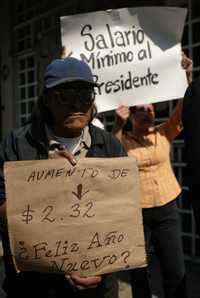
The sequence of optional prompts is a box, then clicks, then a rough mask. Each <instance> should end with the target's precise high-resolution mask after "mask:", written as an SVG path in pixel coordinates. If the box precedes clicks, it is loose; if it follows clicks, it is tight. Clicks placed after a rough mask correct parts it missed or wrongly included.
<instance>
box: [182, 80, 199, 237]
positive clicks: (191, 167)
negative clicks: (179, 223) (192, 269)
mask: <svg viewBox="0 0 200 298" xmlns="http://www.w3.org/2000/svg"><path fill="white" fill-rule="evenodd" d="M182 121H183V126H184V140H185V152H186V161H187V169H188V184H189V197H190V201H191V203H192V206H193V209H194V215H195V219H196V227H197V231H198V233H199V234H200V200H199V183H200V77H199V78H197V79H195V80H193V82H192V83H191V84H190V85H189V87H188V88H187V90H186V93H185V98H184V104H183V113H182Z"/></svg>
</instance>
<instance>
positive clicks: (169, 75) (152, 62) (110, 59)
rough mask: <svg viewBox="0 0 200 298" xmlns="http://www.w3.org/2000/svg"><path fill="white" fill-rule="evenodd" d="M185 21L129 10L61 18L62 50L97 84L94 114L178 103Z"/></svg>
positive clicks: (161, 10) (167, 13)
mask: <svg viewBox="0 0 200 298" xmlns="http://www.w3.org/2000/svg"><path fill="white" fill-rule="evenodd" d="M185 16H186V9H184V8H175V7H171V8H169V7H134V8H133V7H132V8H124V9H116V10H111V11H98V12H91V13H85V14H77V15H71V16H65V17H62V18H61V32H62V44H63V46H65V47H66V48H67V49H68V50H69V51H70V52H71V51H72V56H74V57H76V58H78V59H81V60H83V61H85V62H87V63H88V64H89V65H90V67H91V69H92V72H93V74H94V79H95V81H96V82H98V83H99V84H100V86H99V88H97V90H96V93H97V96H96V104H97V108H98V111H99V112H103V111H108V110H112V109H115V108H117V107H118V106H119V105H121V104H123V105H127V106H133V105H137V104H145V103H151V102H158V101H165V100H171V99H175V98H181V97H183V95H184V92H185V89H186V87H187V80H186V75H185V71H184V70H183V69H182V67H181V45H180V41H181V36H182V32H183V27H184V21H185ZM169 20H170V21H169Z"/></svg>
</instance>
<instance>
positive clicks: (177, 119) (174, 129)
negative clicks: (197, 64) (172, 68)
mask: <svg viewBox="0 0 200 298" xmlns="http://www.w3.org/2000/svg"><path fill="white" fill-rule="evenodd" d="M181 65H182V67H183V69H184V70H185V72H186V76H187V81H188V84H190V83H191V81H192V70H193V62H192V60H191V59H190V58H188V57H187V56H186V55H185V54H184V53H182V60H181ZM183 100H184V98H180V99H179V100H178V103H177V105H176V108H175V110H174V112H173V113H172V115H171V117H170V118H169V120H168V121H166V122H165V124H164V125H163V128H164V131H165V134H166V136H167V138H168V139H169V141H170V142H171V141H173V140H174V139H175V138H176V137H177V135H178V134H179V133H180V132H181V131H182V129H183V125H182V109H183Z"/></svg>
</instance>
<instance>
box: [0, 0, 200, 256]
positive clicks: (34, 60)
mask: <svg viewBox="0 0 200 298" xmlns="http://www.w3.org/2000/svg"><path fill="white" fill-rule="evenodd" d="M149 4H151V6H156V5H157V6H179V7H186V8H187V9H188V14H187V20H186V23H185V29H184V34H183V38H182V47H183V50H184V51H185V53H186V54H187V55H188V56H189V57H191V58H192V59H193V61H194V77H196V76H199V75H200V3H199V1H198V0H174V1H173V0H163V1H153V0H152V1H147V0H146V1H141V0H135V1H134V0H132V1H130V0H129V1H128V0H127V1H125V0H124V1H122V0H121V1H111V0H110V1H105V0H102V1H95V0H93V1H92V0H85V1H79V0H73V1H70V0H68V1H66V0H65V1H63V0H57V1H51V0H9V1H1V3H0V14H1V20H2V21H1V23H2V26H1V30H2V31H1V33H0V42H1V48H0V79H1V80H0V124H1V125H0V135H1V137H3V136H4V135H6V134H7V133H8V131H10V130H11V129H13V128H15V127H19V126H21V125H23V123H24V122H25V121H26V120H27V118H28V117H29V116H30V114H31V111H32V108H33V105H34V102H35V100H36V99H37V97H38V95H39V94H40V92H41V87H42V83H43V82H42V79H43V72H44V69H45V67H46V65H47V64H48V63H49V62H50V61H51V60H52V59H53V58H57V57H60V56H61V54H62V46H61V39H60V23H59V17H60V16H63V15H69V14H76V13H83V12H89V11H96V10H104V9H110V8H113V9H114V8H122V7H128V6H150V5H149ZM174 106H175V101H171V102H167V103H164V104H162V105H158V108H157V110H158V111H157V115H158V118H157V121H158V122H160V121H164V120H166V119H167V118H168V117H169V116H170V114H171V113H172V110H173V108H174ZM102 117H103V122H104V124H105V126H106V128H107V129H108V130H110V129H111V127H112V124H113V120H114V117H113V112H107V113H104V114H103V115H102ZM171 157H172V162H173V166H174V170H175V173H176V176H177V178H178V180H179V182H180V184H181V185H182V189H183V192H182V194H181V196H180V198H179V200H178V204H179V207H180V216H181V222H182V238H183V245H184V252H185V257H186V258H187V259H190V260H193V261H195V262H200V255H199V253H200V238H199V237H198V236H197V235H196V233H195V224H194V218H193V214H192V212H191V207H190V204H189V200H188V186H187V172H186V164H185V153H184V142H183V135H182V134H181V135H180V136H179V137H178V139H177V140H176V141H175V142H174V143H173V146H172V155H171Z"/></svg>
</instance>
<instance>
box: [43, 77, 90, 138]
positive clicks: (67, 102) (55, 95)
mask: <svg viewBox="0 0 200 298" xmlns="http://www.w3.org/2000/svg"><path fill="white" fill-rule="evenodd" d="M93 103H94V91H93V88H92V87H91V85H89V84H87V83H81V82H73V83H67V84H63V85H59V86H58V87H56V88H54V89H53V90H52V93H51V95H50V96H49V97H48V100H47V103H46V104H47V107H48V108H49V109H50V110H51V113H52V115H53V120H54V127H53V129H54V133H55V134H56V135H57V136H60V137H76V136H79V135H80V134H81V132H82V130H83V128H84V127H85V126H87V124H88V122H89V121H90V118H91V110H92V106H93Z"/></svg>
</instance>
